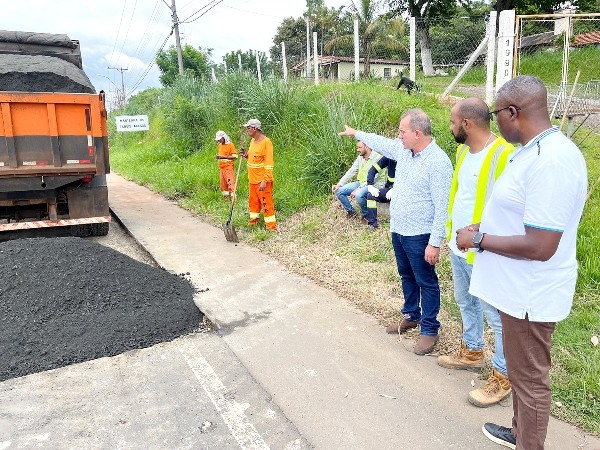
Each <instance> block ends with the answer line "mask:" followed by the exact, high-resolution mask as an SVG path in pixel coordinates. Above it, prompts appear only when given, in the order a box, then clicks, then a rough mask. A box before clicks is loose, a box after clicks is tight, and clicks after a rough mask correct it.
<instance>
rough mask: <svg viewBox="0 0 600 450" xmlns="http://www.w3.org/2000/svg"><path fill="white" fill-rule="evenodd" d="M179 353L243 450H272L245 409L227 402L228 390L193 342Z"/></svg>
mask: <svg viewBox="0 0 600 450" xmlns="http://www.w3.org/2000/svg"><path fill="white" fill-rule="evenodd" d="M179 351H180V352H181V354H182V355H183V358H184V359H185V361H186V362H187V364H188V366H190V368H191V369H192V371H193V372H194V375H195V376H196V378H197V379H198V381H199V382H200V384H201V385H202V387H203V388H204V390H205V391H206V394H207V395H208V397H209V398H210V400H211V401H212V403H213V405H215V408H216V409H217V411H218V412H219V414H221V417H222V418H223V421H224V422H225V424H226V425H227V427H228V428H229V430H230V431H231V434H232V435H233V437H234V438H235V440H236V441H237V442H238V444H239V445H240V447H241V448H243V449H256V450H269V446H268V445H267V443H266V442H265V441H264V440H263V438H262V436H261V435H260V434H259V433H258V431H257V430H256V428H254V425H252V423H250V421H249V420H248V417H247V416H246V414H245V413H244V409H245V406H244V405H242V404H240V403H237V402H235V401H232V400H228V399H227V398H226V394H227V388H226V387H225V385H224V384H223V382H222V381H221V379H220V378H219V376H218V375H217V374H216V373H215V371H214V370H213V368H212V367H211V365H210V364H209V363H208V361H206V359H204V357H203V356H202V353H201V352H200V349H199V348H198V347H197V346H196V345H194V343H193V342H192V341H191V340H188V339H186V340H183V341H182V342H181V344H180V346H179Z"/></svg>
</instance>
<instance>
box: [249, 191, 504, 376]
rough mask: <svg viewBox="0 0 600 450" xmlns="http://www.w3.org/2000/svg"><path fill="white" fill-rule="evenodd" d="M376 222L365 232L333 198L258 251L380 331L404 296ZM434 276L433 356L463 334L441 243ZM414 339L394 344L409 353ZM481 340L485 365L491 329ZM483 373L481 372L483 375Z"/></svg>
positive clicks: (384, 232) (383, 229) (453, 347)
mask: <svg viewBox="0 0 600 450" xmlns="http://www.w3.org/2000/svg"><path fill="white" fill-rule="evenodd" d="M380 223H381V226H380V228H379V229H378V230H377V231H375V232H373V231H369V230H368V229H367V227H366V225H364V224H362V223H361V222H360V221H359V220H348V219H347V218H346V214H345V212H344V210H343V209H342V208H341V207H340V206H339V204H338V202H337V200H335V199H334V200H332V201H331V203H330V204H328V205H325V206H321V207H314V208H311V209H309V210H306V211H302V212H300V213H298V214H296V215H295V216H293V217H291V218H289V219H288V220H286V221H285V224H284V226H280V230H281V232H280V233H278V234H277V235H276V236H274V237H273V238H271V239H269V240H267V241H265V242H262V243H261V245H260V248H261V250H262V251H265V252H267V253H269V254H270V255H271V256H273V257H275V258H276V259H278V260H279V261H281V262H282V263H283V264H284V265H285V266H286V267H287V268H288V269H289V270H291V271H293V272H295V273H298V274H300V275H303V276H306V277H307V278H310V279H311V280H312V281H314V282H316V283H317V284H319V285H321V286H325V287H327V288H330V289H332V290H334V291H335V292H337V293H339V294H340V295H341V296H343V297H345V298H347V299H348V300H349V301H350V302H351V303H353V304H354V305H356V306H357V307H358V308H359V309H361V310H362V311H364V312H366V313H368V314H370V315H372V316H373V317H375V318H376V319H377V321H378V322H379V323H380V324H381V325H382V333H385V330H384V329H383V327H384V326H386V325H388V324H389V323H391V322H393V321H398V320H399V319H400V317H401V314H400V309H401V308H402V304H403V302H404V298H403V296H402V288H401V285H400V276H399V275H398V271H397V268H396V260H395V258H394V251H393V248H392V244H391V236H390V234H389V218H381V220H380ZM246 238H249V236H244V239H246ZM437 272H438V276H439V279H440V288H441V291H442V308H441V311H440V314H439V315H438V319H439V320H440V322H441V323H442V326H441V328H440V331H439V333H440V340H439V342H438V344H437V345H436V348H435V355H437V354H449V353H455V352H458V350H459V348H460V342H461V335H462V325H461V322H460V315H459V314H458V313H457V307H456V304H455V302H454V294H453V285H452V273H451V269H450V260H449V256H448V247H447V246H446V245H444V246H443V249H442V255H441V262H440V263H439V264H438V270H437ZM418 337H419V332H418V330H415V331H414V332H410V333H407V334H406V335H403V336H402V337H400V338H399V341H398V342H399V344H400V345H402V346H404V347H406V348H407V349H409V350H412V347H413V346H414V342H415V341H416V339H417V338H418ZM485 340H486V346H485V351H486V353H487V355H486V356H487V360H488V361H489V359H490V356H491V352H492V351H493V348H494V335H493V332H492V331H491V330H487V331H486V334H485ZM488 370H489V369H488ZM487 373H488V371H484V373H483V377H486V376H487Z"/></svg>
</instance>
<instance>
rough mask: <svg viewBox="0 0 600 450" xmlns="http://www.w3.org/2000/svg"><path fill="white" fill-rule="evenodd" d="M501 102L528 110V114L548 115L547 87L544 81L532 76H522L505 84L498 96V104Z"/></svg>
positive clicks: (499, 90)
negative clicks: (531, 112) (536, 112)
mask: <svg viewBox="0 0 600 450" xmlns="http://www.w3.org/2000/svg"><path fill="white" fill-rule="evenodd" d="M501 100H502V101H505V102H507V103H510V104H513V105H515V106H519V107H520V108H521V109H526V110H527V112H530V111H538V112H541V113H542V114H544V115H548V92H547V90H546V86H544V83H542V80H540V79H539V78H537V77H534V76H532V75H521V76H518V77H516V78H513V79H512V80H509V81H507V82H506V83H504V85H502V87H501V88H500V89H498V93H497V94H496V103H498V102H499V101H501Z"/></svg>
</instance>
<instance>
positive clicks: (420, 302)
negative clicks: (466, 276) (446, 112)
mask: <svg viewBox="0 0 600 450" xmlns="http://www.w3.org/2000/svg"><path fill="white" fill-rule="evenodd" d="M338 134H339V135H340V136H352V137H354V138H355V139H357V140H359V141H363V142H365V143H366V144H367V145H369V146H370V147H371V148H373V149H375V150H377V151H378V152H379V153H381V154H382V155H384V156H385V157H387V158H390V159H393V160H394V161H396V175H395V182H394V195H393V196H392V198H391V202H390V232H391V233H392V246H393V247H394V255H395V256H396V265H397V266H398V274H399V275H400V278H401V281H402V293H403V294H404V305H403V306H402V311H401V312H402V315H403V317H402V319H401V320H400V321H399V322H395V323H392V324H390V325H388V327H387V328H386V331H387V332H388V333H400V334H402V333H406V332H407V331H408V330H410V329H413V328H417V327H419V326H420V330H419V331H420V337H419V340H418V341H417V343H416V344H415V347H414V349H413V352H414V353H415V354H417V355H427V354H429V353H431V352H432V351H433V349H434V347H435V344H436V343H437V341H438V329H439V327H440V322H439V320H438V319H437V315H438V313H439V310H440V285H439V281H438V277H437V274H436V273H435V265H436V264H437V263H438V262H439V259H440V245H441V243H442V240H443V239H444V236H445V233H444V230H445V223H446V217H447V210H448V193H449V192H450V182H451V180H452V163H451V162H450V158H448V155H446V153H445V152H444V150H442V149H441V148H440V146H439V145H437V142H436V141H435V139H434V138H433V136H432V135H431V119H430V118H429V116H428V115H427V114H426V113H425V111H423V110H421V109H410V110H408V111H406V112H405V113H404V114H402V117H401V118H400V124H399V126H398V138H397V139H389V138H386V137H384V136H379V135H377V134H374V133H366V132H364V131H360V130H355V129H354V128H350V127H348V126H346V127H345V129H344V131H342V132H341V133H338Z"/></svg>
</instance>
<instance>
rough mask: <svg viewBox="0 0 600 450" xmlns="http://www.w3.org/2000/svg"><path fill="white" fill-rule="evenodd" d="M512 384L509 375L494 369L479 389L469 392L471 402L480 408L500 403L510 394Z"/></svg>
mask: <svg viewBox="0 0 600 450" xmlns="http://www.w3.org/2000/svg"><path fill="white" fill-rule="evenodd" d="M510 392H511V384H510V380H509V379H508V377H505V376H504V375H502V374H501V373H500V372H498V371H497V370H496V369H493V370H492V374H491V375H490V377H489V378H488V380H487V381H486V382H485V384H484V385H483V386H481V387H480V388H479V389H475V390H473V391H471V392H469V396H468V399H469V403H471V404H472V405H475V406H478V407H480V408H487V407H488V406H492V405H495V404H496V403H500V402H501V401H502V400H504V399H505V398H506V397H508V396H509V395H510Z"/></svg>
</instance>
